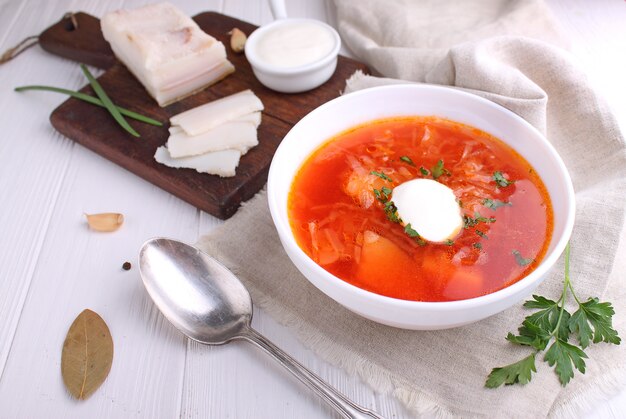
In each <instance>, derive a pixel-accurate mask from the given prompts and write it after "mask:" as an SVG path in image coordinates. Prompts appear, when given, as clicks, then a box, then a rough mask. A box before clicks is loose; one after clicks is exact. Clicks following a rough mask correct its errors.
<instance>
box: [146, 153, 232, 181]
mask: <svg viewBox="0 0 626 419" xmlns="http://www.w3.org/2000/svg"><path fill="white" fill-rule="evenodd" d="M240 157H241V153H240V152H239V151H237V150H222V151H215V152H213V153H206V154H201V155H199V156H193V157H183V158H180V159H174V158H172V157H171V156H170V153H169V151H168V150H167V148H166V147H164V146H161V147H159V148H157V150H156V153H155V154H154V159H155V160H156V161H157V162H159V163H161V164H164V165H166V166H168V167H173V168H176V169H195V170H196V171H197V172H200V173H208V174H211V175H218V176H221V177H231V176H235V169H236V168H237V166H238V165H239V159H240Z"/></svg>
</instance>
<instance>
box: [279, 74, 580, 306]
mask: <svg viewBox="0 0 626 419" xmlns="http://www.w3.org/2000/svg"><path fill="white" fill-rule="evenodd" d="M403 89H412V90H425V91H428V90H431V91H434V92H438V91H439V92H442V93H443V94H452V95H460V96H462V97H467V98H470V99H471V100H475V101H478V102H479V103H482V104H483V105H485V106H487V107H490V108H492V109H496V110H498V111H500V112H504V113H506V114H508V115H509V117H511V118H513V119H515V120H517V121H518V122H520V123H521V125H522V126H524V127H525V128H526V129H528V130H530V131H531V132H533V133H534V134H535V135H536V136H537V137H538V138H539V139H540V141H541V142H542V143H543V145H544V146H546V148H547V149H548V151H549V152H550V153H551V154H552V157H553V158H554V161H555V162H556V169H557V170H558V172H559V173H560V175H561V177H562V178H563V180H564V183H565V196H566V197H567V203H566V208H567V213H566V214H565V222H564V228H563V233H562V234H561V236H560V237H555V236H554V233H553V236H552V238H551V240H555V239H556V242H555V245H554V248H553V249H552V251H551V252H549V253H548V254H547V255H546V256H545V257H544V258H543V260H542V261H541V262H540V263H539V265H538V266H537V267H536V268H535V270H533V271H532V272H531V273H530V274H528V275H527V276H525V277H524V278H522V279H520V280H519V281H517V282H515V283H513V284H511V285H509V286H506V287H504V288H502V289H499V290H497V291H494V292H492V293H489V294H485V295H481V296H478V297H473V298H468V299H464V300H454V301H412V300H403V299H399V298H394V297H388V296H385V295H380V294H376V293H374V292H371V291H367V290H364V289H362V288H359V287H357V286H355V285H352V284H350V283H348V282H346V281H344V280H342V279H341V278H338V277H337V276H335V275H333V274H331V273H330V272H328V271H327V270H325V269H324V268H322V267H321V266H320V265H318V264H317V263H315V261H313V259H311V258H310V257H309V256H308V255H307V254H306V253H305V252H304V251H303V250H302V249H301V248H300V246H299V245H298V243H297V242H296V240H295V237H294V236H293V232H292V230H291V227H290V225H289V220H288V219H285V220H283V219H282V218H280V217H279V215H278V214H279V206H280V205H282V203H281V202H279V201H278V197H277V196H276V193H275V192H274V187H273V184H274V182H275V181H274V179H276V178H277V177H278V174H277V170H278V169H277V168H276V164H275V161H277V160H278V159H281V158H283V155H284V156H285V157H286V158H288V157H289V156H288V155H287V154H286V153H285V151H284V150H285V149H286V147H287V146H286V145H285V144H286V140H287V141H290V140H289V138H290V134H291V133H292V132H293V131H294V129H295V128H296V126H298V125H300V124H304V123H307V121H309V120H311V119H314V118H316V117H317V115H318V114H320V113H322V112H324V111H325V109H326V108H329V107H333V106H338V104H341V103H342V102H344V101H347V100H353V99H354V98H356V97H358V96H364V95H369V94H373V93H375V92H384V91H391V92H393V91H396V90H403ZM399 116H401V115H399ZM406 116H408V115H406ZM386 118H387V117H384V118H381V119H386ZM389 118H393V116H391V117H389ZM373 120H374V119H372V121H373ZM363 123H367V122H363ZM355 126H356V125H355ZM347 129H349V128H347ZM336 134H339V132H337V133H336ZM336 134H335V135H336ZM331 138H332V136H330V137H328V138H324V139H323V141H320V142H319V144H317V145H316V147H315V150H317V149H318V148H319V147H320V146H322V144H324V143H325V141H328V140H330V139H331ZM501 141H504V140H501ZM505 144H507V145H509V147H511V148H513V149H514V150H516V148H515V147H513V146H512V145H510V144H509V143H508V142H505ZM516 151H517V150H516ZM308 156H310V153H309V154H308V155H307V157H308ZM524 158H525V159H526V157H524ZM303 162H304V160H302V161H300V165H299V167H301V165H302V163H303ZM267 199H268V205H269V209H270V213H271V216H272V219H273V221H274V226H275V228H276V229H277V231H278V233H279V237H280V238H281V242H283V240H284V239H285V237H287V238H288V239H289V245H290V247H291V249H292V251H294V252H295V253H296V255H297V256H298V257H299V258H300V259H301V260H304V261H305V263H306V264H307V265H308V266H310V268H311V269H312V270H313V271H314V273H315V274H316V275H321V276H322V277H324V278H325V279H329V280H330V281H332V285H333V286H337V287H339V288H341V289H342V290H343V291H347V292H349V293H352V294H355V296H357V297H360V298H361V300H363V299H365V300H368V301H370V302H372V303H377V304H385V305H388V304H391V305H393V306H395V307H396V308H399V309H402V308H410V309H420V308H421V309H427V310H428V311H434V312H448V311H456V310H459V309H472V308H477V307H482V306H485V305H489V304H491V303H494V302H498V301H504V300H506V299H507V298H509V297H512V296H514V295H515V294H517V293H519V292H522V291H523V290H524V289H526V288H527V287H529V286H530V285H532V284H534V283H540V282H541V281H542V280H543V279H545V276H546V274H547V272H548V271H549V269H551V268H552V266H554V264H555V263H556V262H557V260H558V259H559V257H560V256H561V254H562V253H563V251H564V250H565V247H566V245H567V243H568V241H569V239H570V236H571V234H572V231H573V228H574V219H575V213H576V201H575V193H574V187H573V184H572V180H571V177H570V175H569V172H568V170H567V168H566V166H565V163H564V162H563V160H562V158H561V156H560V155H559V154H558V152H557V151H556V149H555V148H554V146H553V145H552V144H551V143H550V142H549V141H548V140H547V138H546V137H545V136H544V135H543V134H542V133H541V132H540V131H539V130H538V129H536V128H535V127H534V126H532V125H531V124H530V123H529V122H527V121H526V120H525V119H523V118H522V117H520V116H519V115H517V114H516V113H514V112H512V111H510V110H509V109H507V108H505V107H504V106H502V105H499V104H497V103H495V102H492V101H490V100H488V99H485V98H483V97H480V96H478V95H475V94H473V93H469V92H467V91H464V90H460V89H458V88H453V87H450V86H441V85H432V84H421V83H420V84H417V83H415V84H413V83H402V84H394V85H386V86H377V87H371V88H367V89H363V90H358V91H355V92H352V93H348V94H345V95H342V96H339V97H337V98H335V99H332V100H330V101H328V102H326V103H324V104H323V105H321V106H319V107H318V108H316V109H314V110H313V111H311V112H310V113H308V114H307V115H306V116H304V117H303V118H302V119H301V120H300V121H298V123H297V124H296V125H294V126H293V127H292V128H291V129H290V130H289V132H288V133H287V135H285V137H284V138H283V140H282V141H281V143H280V145H279V146H278V148H277V150H276V153H275V154H274V158H273V159H272V164H271V165H270V170H269V175H268V181H267ZM283 245H284V246H285V245H286V244H285V243H284V242H283ZM303 276H305V275H303ZM305 277H306V276H305ZM307 280H308V281H309V282H312V281H311V280H310V279H308V278H307ZM331 298H332V296H331Z"/></svg>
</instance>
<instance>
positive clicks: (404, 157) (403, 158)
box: [400, 156, 415, 166]
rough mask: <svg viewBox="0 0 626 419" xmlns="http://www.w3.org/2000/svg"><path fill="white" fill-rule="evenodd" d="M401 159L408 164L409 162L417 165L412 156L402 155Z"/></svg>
mask: <svg viewBox="0 0 626 419" xmlns="http://www.w3.org/2000/svg"><path fill="white" fill-rule="evenodd" d="M400 160H402V161H403V162H405V163H406V164H409V165H411V166H415V163H413V160H411V158H410V157H409V156H402V157H400Z"/></svg>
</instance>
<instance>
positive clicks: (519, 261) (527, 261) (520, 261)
mask: <svg viewBox="0 0 626 419" xmlns="http://www.w3.org/2000/svg"><path fill="white" fill-rule="evenodd" d="M511 254H513V256H515V262H517V264H518V265H519V266H528V265H530V264H531V263H533V262H534V261H535V259H533V258H525V257H523V256H522V254H521V253H520V251H519V250H513V251H512V252H511Z"/></svg>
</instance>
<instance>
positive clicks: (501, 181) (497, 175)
mask: <svg viewBox="0 0 626 419" xmlns="http://www.w3.org/2000/svg"><path fill="white" fill-rule="evenodd" d="M492 179H493V180H495V181H496V183H497V184H498V186H501V187H503V188H506V187H507V186H509V185H510V184H511V183H514V181H512V180H508V179H506V178H505V177H504V175H503V174H502V172H500V171H496V172H493V177H492Z"/></svg>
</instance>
